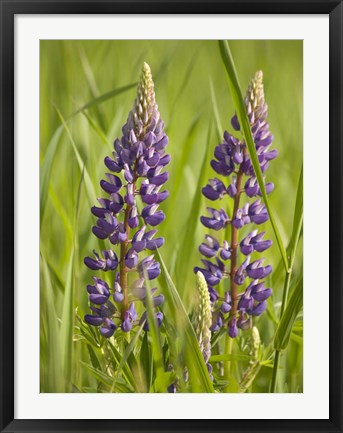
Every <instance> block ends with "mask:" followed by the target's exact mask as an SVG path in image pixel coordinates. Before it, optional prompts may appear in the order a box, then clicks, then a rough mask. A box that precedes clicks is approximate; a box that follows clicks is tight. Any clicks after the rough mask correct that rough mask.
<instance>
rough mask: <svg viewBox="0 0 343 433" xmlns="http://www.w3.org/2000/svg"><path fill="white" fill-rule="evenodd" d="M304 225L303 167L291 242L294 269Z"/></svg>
mask: <svg viewBox="0 0 343 433" xmlns="http://www.w3.org/2000/svg"><path fill="white" fill-rule="evenodd" d="M302 225H303V167H302V166H301V172H300V176H299V182H298V190H297V197H296V200H295V208H294V218H293V231H292V238H291V242H290V245H291V246H290V267H291V268H292V267H293V263H294V258H295V253H296V250H297V246H298V242H299V238H300V233H301V230H302Z"/></svg>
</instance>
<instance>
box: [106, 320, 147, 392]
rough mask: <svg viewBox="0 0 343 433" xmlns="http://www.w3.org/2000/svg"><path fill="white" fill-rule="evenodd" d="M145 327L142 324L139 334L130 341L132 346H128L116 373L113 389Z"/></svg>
mask: <svg viewBox="0 0 343 433" xmlns="http://www.w3.org/2000/svg"><path fill="white" fill-rule="evenodd" d="M143 326H144V323H142V324H141V326H140V327H139V328H138V330H137V332H136V333H135V335H134V336H133V338H132V340H131V341H130V344H129V345H128V346H127V348H126V350H125V352H124V355H123V357H122V359H121V361H120V364H119V366H118V368H117V370H116V372H115V376H114V381H113V385H112V389H114V388H115V385H116V382H117V378H118V375H119V374H120V372H121V370H122V368H123V367H124V365H125V364H126V361H127V360H128V358H129V356H130V355H131V353H133V350H134V348H135V347H136V344H137V341H138V339H139V336H140V335H141V333H142V330H143Z"/></svg>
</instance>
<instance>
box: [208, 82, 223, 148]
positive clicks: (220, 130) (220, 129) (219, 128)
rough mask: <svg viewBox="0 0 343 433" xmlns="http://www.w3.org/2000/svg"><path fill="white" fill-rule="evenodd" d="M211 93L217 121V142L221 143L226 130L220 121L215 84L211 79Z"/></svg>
mask: <svg viewBox="0 0 343 433" xmlns="http://www.w3.org/2000/svg"><path fill="white" fill-rule="evenodd" d="M210 91H211V99H212V107H213V113H214V118H215V121H216V131H217V140H218V141H220V140H221V139H222V136H223V133H224V129H223V126H222V124H221V121H220V116H219V110H218V104H217V99H216V94H215V92H214V88H213V82H212V80H211V79H210Z"/></svg>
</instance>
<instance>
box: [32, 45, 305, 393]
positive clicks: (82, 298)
mask: <svg viewBox="0 0 343 433" xmlns="http://www.w3.org/2000/svg"><path fill="white" fill-rule="evenodd" d="M230 47H231V50H232V54H233V57H234V60H235V64H236V68H237V73H238V76H239V79H240V84H241V89H242V92H243V93H245V90H246V88H247V85H248V83H249V80H250V79H251V78H252V76H253V75H254V73H255V71H257V70H259V69H261V70H262V71H263V73H264V85H265V97H266V101H267V103H268V106H269V117H268V119H269V124H270V129H271V131H272V133H273V135H274V137H275V139H274V145H273V147H275V148H277V150H278V152H279V156H278V158H277V159H276V160H274V161H272V163H271V165H270V168H269V170H268V171H267V180H268V181H272V182H274V184H275V191H274V192H273V193H272V194H271V196H270V202H271V205H272V208H273V210H274V211H275V215H276V217H277V223H278V227H279V230H280V233H281V236H282V240H283V242H284V245H285V246H286V247H287V245H288V242H289V239H290V235H291V230H292V224H293V213H294V205H295V197H296V191H297V183H298V179H299V174H300V170H301V164H302V103H303V100H302V98H303V82H302V77H303V70H302V68H303V45H302V41H230ZM143 61H146V62H147V63H148V64H149V65H150V67H151V69H152V74H153V78H154V81H155V91H156V99H157V102H158V105H159V110H160V113H161V117H162V118H163V120H164V122H165V128H166V132H167V134H168V136H169V145H168V148H167V150H168V153H170V154H171V156H172V161H171V163H170V165H169V171H170V178H169V181H168V183H167V189H168V190H169V192H170V197H169V199H168V200H166V202H164V203H163V204H162V205H161V209H162V210H163V211H164V212H165V213H166V215H167V218H166V221H165V222H164V223H163V224H161V225H160V226H159V233H160V234H161V235H162V236H164V237H165V240H166V242H165V245H164V246H163V248H162V249H161V254H162V256H163V258H164V261H165V262H166V264H167V267H168V269H169V271H170V273H171V274H172V277H173V280H174V282H175V284H176V287H177V288H178V290H179V292H180V294H181V297H182V299H183V300H184V302H185V305H186V306H187V305H189V308H191V301H192V298H193V288H194V274H193V267H194V266H197V265H199V262H200V254H199V252H198V245H199V244H200V243H201V242H202V240H203V237H204V234H205V233H207V231H206V229H205V228H204V227H203V226H201V224H200V222H199V216H200V215H202V214H205V212H206V211H205V209H206V206H209V205H211V203H210V202H209V201H208V200H206V199H204V198H203V197H201V192H200V191H201V187H202V186H205V185H206V183H207V179H208V178H213V177H215V173H214V172H213V170H212V169H211V167H210V160H211V159H212V155H213V151H214V148H215V146H216V145H217V144H218V143H219V142H220V141H221V137H222V133H223V130H224V129H227V130H229V131H230V132H232V127H231V124H230V119H231V116H232V115H233V114H234V108H233V103H232V99H231V96H230V93H229V89H228V85H227V78H226V72H225V69H224V67H223V64H222V60H221V58H220V54H219V49H218V43H217V41H52V40H51V41H41V43H40V159H41V173H40V176H41V238H40V242H41V286H40V291H41V335H40V342H41V346H40V347H41V349H40V350H41V358H40V359H41V365H40V371H41V391H42V392H61V391H62V392H63V391H68V392H70V391H75V390H76V391H77V390H83V389H85V387H86V386H88V385H90V384H91V383H92V380H94V379H92V378H90V377H89V374H88V372H87V370H85V369H84V368H82V366H81V364H80V360H83V361H85V362H88V360H89V354H88V352H87V350H86V349H85V347H84V346H83V345H82V344H81V342H80V341H77V340H78V338H77V337H76V336H75V332H74V328H73V326H74V325H75V309H78V314H79V315H80V316H81V317H82V316H83V315H84V314H85V312H88V309H89V307H88V297H87V293H86V285H87V284H89V282H90V278H91V275H92V273H91V272H90V271H89V270H87V269H86V267H85V266H84V265H83V258H84V257H85V256H86V255H89V254H90V253H91V251H92V250H93V248H96V245H97V241H96V239H95V237H94V236H93V235H92V234H91V227H92V225H93V223H94V217H93V216H92V215H91V212H90V206H91V205H93V204H95V203H96V198H97V197H100V196H102V192H101V189H100V186H99V181H100V179H101V178H103V176H104V173H105V172H106V171H107V169H106V167H105V166H104V164H103V159H104V157H105V156H106V155H109V154H110V152H111V149H112V143H113V141H114V139H115V138H117V137H120V136H121V127H122V126H123V124H124V123H125V121H126V118H127V114H128V112H129V110H130V109H131V107H132V105H133V101H134V97H135V92H136V83H137V81H138V79H139V75H140V69H141V66H142V63H143ZM82 108H83V109H82ZM82 171H83V174H82ZM81 177H82V178H83V181H82V182H81ZM263 229H264V230H266V231H267V236H266V238H269V239H273V241H274V245H273V247H272V248H271V249H270V250H268V252H266V253H265V254H264V255H265V256H266V263H270V264H272V265H273V268H274V272H273V274H272V276H271V277H270V278H269V280H270V281H268V282H269V284H270V287H272V288H273V297H272V299H270V300H269V301H268V313H267V314H264V315H263V316H262V317H261V318H259V319H258V321H256V323H258V327H259V330H260V334H261V339H262V342H263V344H265V345H268V344H269V343H270V341H271V338H272V336H273V334H274V332H275V323H274V321H275V317H276V316H275V315H276V314H277V313H278V308H279V306H280V301H281V297H282V290H283V274H282V272H281V271H282V267H281V265H280V254H279V250H278V248H277V245H276V243H275V239H274V236H273V231H272V228H271V226H270V223H266V224H265V225H264V227H263ZM299 250H300V251H299V253H298V256H297V260H296V263H295V270H294V281H295V280H296V278H297V277H298V276H299V274H300V273H301V272H302V253H301V248H299ZM222 290H223V289H222ZM302 355H303V352H302V320H301V317H300V318H298V320H297V322H296V324H295V328H294V331H293V333H292V338H291V343H290V345H289V347H288V349H287V353H286V354H285V355H284V356H283V358H282V361H281V369H280V376H281V378H282V379H281V382H282V383H284V384H285V385H284V387H283V389H281V391H283V392H301V391H302ZM270 370H271V369H270V368H269V369H268V368H265V369H262V370H261V371H260V373H259V375H258V377H257V378H256V380H255V383H254V389H253V391H254V392H268V385H269V382H270V375H271V371H270ZM66 371H67V372H68V373H66ZM66 375H67V377H66Z"/></svg>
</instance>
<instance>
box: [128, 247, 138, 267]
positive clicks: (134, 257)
mask: <svg viewBox="0 0 343 433" xmlns="http://www.w3.org/2000/svg"><path fill="white" fill-rule="evenodd" d="M137 263H138V254H137V253H136V251H135V250H134V249H133V248H131V249H130V250H129V251H128V252H127V253H126V256H125V265H126V266H127V267H128V268H129V269H133V268H135V267H136V266H137Z"/></svg>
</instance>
